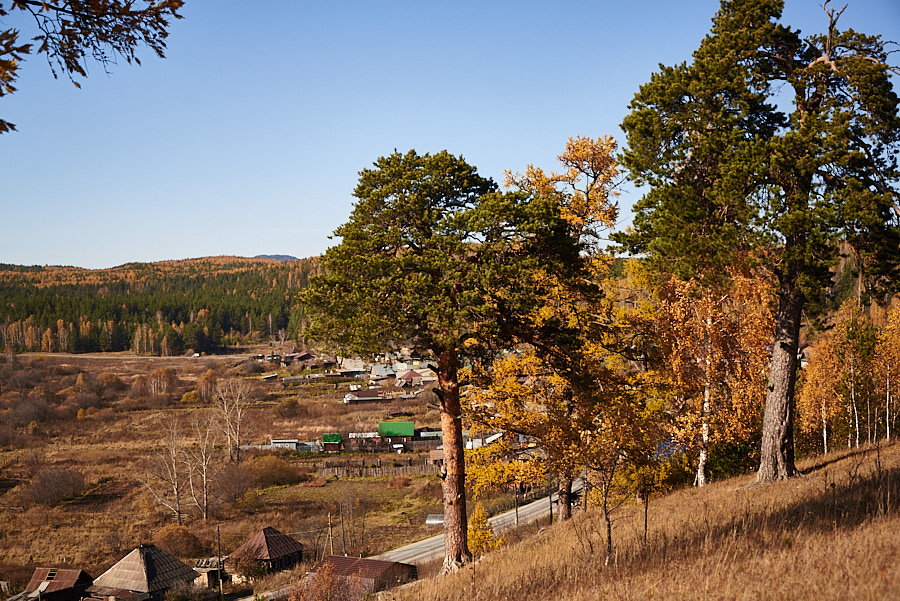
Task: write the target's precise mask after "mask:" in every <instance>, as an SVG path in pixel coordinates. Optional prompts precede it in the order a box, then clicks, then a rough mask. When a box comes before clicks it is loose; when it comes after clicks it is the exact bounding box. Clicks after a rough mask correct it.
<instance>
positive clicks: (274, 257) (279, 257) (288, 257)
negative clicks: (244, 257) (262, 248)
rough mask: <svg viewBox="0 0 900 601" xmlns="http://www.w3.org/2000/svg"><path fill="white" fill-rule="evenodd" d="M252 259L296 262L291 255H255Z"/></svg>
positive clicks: (295, 258)
mask: <svg viewBox="0 0 900 601" xmlns="http://www.w3.org/2000/svg"><path fill="white" fill-rule="evenodd" d="M253 258H254V259H271V260H273V261H297V260H299V259H297V257H294V256H291V255H256V256H255V257H253Z"/></svg>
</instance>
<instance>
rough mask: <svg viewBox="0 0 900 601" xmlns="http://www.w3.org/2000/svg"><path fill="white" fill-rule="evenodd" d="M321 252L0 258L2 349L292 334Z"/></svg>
mask: <svg viewBox="0 0 900 601" xmlns="http://www.w3.org/2000/svg"><path fill="white" fill-rule="evenodd" d="M317 269H318V258H311V259H298V260H295V261H282V260H275V259H266V258H253V259H248V258H241V257H206V258H200V259H186V260H183V261H163V262H159V263H128V264H126V265H121V266H119V267H114V268H111V269H99V270H94V269H81V268H77V267H23V266H16V265H5V264H0V326H2V327H0V348H6V347H7V346H10V347H11V348H13V349H15V350H16V351H43V352H93V351H121V350H129V349H131V350H135V351H137V352H139V353H142V354H153V355H179V354H182V353H184V352H188V351H189V350H190V351H194V352H204V351H206V352H208V351H212V350H214V349H216V348H217V347H220V346H222V345H228V344H237V343H241V342H249V341H255V340H266V339H268V338H269V337H275V338H278V337H280V336H285V335H286V336H287V337H293V336H294V335H295V334H296V331H297V329H298V327H299V324H300V320H301V319H302V315H301V314H300V310H299V307H298V306H297V305H296V296H297V292H299V291H300V290H301V289H302V288H303V287H305V286H306V282H307V279H308V278H309V276H310V275H311V274H314V273H316V270H317Z"/></svg>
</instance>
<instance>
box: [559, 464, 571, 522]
mask: <svg viewBox="0 0 900 601" xmlns="http://www.w3.org/2000/svg"><path fill="white" fill-rule="evenodd" d="M558 498H559V515H558V517H557V520H558V521H560V522H565V521H566V520H568V519H569V518H571V517H572V477H571V476H569V475H567V474H560V476H559V497H558Z"/></svg>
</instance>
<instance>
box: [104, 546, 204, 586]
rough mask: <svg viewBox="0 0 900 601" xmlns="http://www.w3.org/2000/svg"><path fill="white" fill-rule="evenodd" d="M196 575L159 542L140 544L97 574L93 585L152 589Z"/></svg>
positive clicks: (191, 579) (178, 582)
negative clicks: (157, 543)
mask: <svg viewBox="0 0 900 601" xmlns="http://www.w3.org/2000/svg"><path fill="white" fill-rule="evenodd" d="M196 577H197V572H195V571H194V570H192V569H191V568H190V567H188V566H187V565H185V564H183V563H181V562H180V561H178V560H177V559H175V558H174V557H172V556H171V555H169V554H168V553H166V552H165V551H163V550H162V549H160V548H159V547H157V546H156V545H141V546H140V547H138V548H137V549H135V550H134V551H132V552H131V553H129V554H128V555H126V556H125V557H123V558H122V559H121V560H119V563H117V564H115V565H114V566H113V567H111V568H109V569H108V570H106V571H105V572H103V573H102V574H101V575H100V576H98V577H97V579H96V580H94V586H98V587H110V588H121V589H125V590H129V591H136V592H140V593H153V592H156V591H164V590H168V589H170V588H172V587H173V586H176V585H179V584H181V583H184V582H193V580H194V579H195V578H196Z"/></svg>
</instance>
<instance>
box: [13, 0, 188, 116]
mask: <svg viewBox="0 0 900 601" xmlns="http://www.w3.org/2000/svg"><path fill="white" fill-rule="evenodd" d="M183 4H184V2H183V1H182V0H142V1H139V2H134V1H130V0H64V1H61V2H45V1H43V0H13V1H3V2H0V19H2V22H3V24H4V25H5V26H7V25H8V24H9V23H13V24H15V23H17V22H18V21H22V22H23V25H24V26H26V27H31V28H34V29H35V30H36V31H34V33H33V34H31V33H29V34H24V35H28V36H29V37H30V41H29V42H23V41H22V39H20V37H21V36H23V30H22V29H19V28H18V27H10V28H8V29H3V30H0V97H2V96H5V95H7V94H12V93H13V92H15V91H16V88H15V87H14V85H13V84H15V81H16V79H17V78H18V71H19V67H20V63H22V62H23V61H24V60H25V58H26V57H27V56H29V55H30V54H44V55H46V57H47V63H48V64H49V65H50V70H51V71H52V73H53V77H57V76H58V75H59V73H60V72H62V73H63V74H65V75H66V76H67V77H69V79H70V80H71V81H72V83H74V84H75V85H76V86H79V87H80V84H79V83H78V82H77V81H76V77H87V64H86V61H87V58H88V57H89V56H90V57H92V58H93V59H94V60H96V61H97V62H99V63H100V64H101V65H102V66H103V68H104V69H108V67H109V66H110V65H112V64H114V63H115V61H116V59H117V57H121V58H123V59H125V61H126V62H127V63H129V64H130V63H136V64H138V65H139V64H140V63H141V61H140V59H139V58H138V56H137V49H138V48H139V47H141V46H146V47H148V48H150V49H151V50H152V51H153V52H154V53H155V54H156V55H157V56H159V57H160V58H162V57H164V51H165V48H166V38H167V37H168V35H169V32H168V28H169V24H170V22H171V20H172V19H180V18H181V15H180V14H179V13H178V11H179V10H180V9H181V7H182V5H183ZM14 130H15V125H13V124H12V123H9V122H8V121H4V120H2V119H0V134H3V133H6V132H8V131H14Z"/></svg>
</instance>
